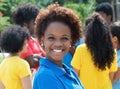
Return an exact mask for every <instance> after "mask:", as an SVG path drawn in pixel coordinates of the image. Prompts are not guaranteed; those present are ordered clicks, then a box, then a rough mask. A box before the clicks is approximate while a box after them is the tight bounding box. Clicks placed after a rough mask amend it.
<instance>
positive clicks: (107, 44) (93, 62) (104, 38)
mask: <svg viewBox="0 0 120 89" xmlns="http://www.w3.org/2000/svg"><path fill="white" fill-rule="evenodd" d="M85 30H86V31H85V32H86V33H85V44H82V45H80V46H78V47H77V49H76V52H75V54H74V57H73V60H72V62H71V64H72V66H73V68H74V70H75V72H76V73H77V75H78V76H79V78H80V79H81V81H82V83H83V85H84V86H85V89H112V85H111V81H113V76H114V72H115V71H116V70H117V63H116V54H115V52H114V48H113V45H112V41H111V34H110V30H109V28H108V27H107V25H106V22H105V20H104V19H103V18H102V17H101V15H100V14H98V13H94V14H93V16H92V17H91V19H90V21H89V23H88V25H87V26H86V28H85ZM109 75H110V76H109Z"/></svg>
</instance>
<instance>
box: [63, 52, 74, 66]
mask: <svg viewBox="0 0 120 89" xmlns="http://www.w3.org/2000/svg"><path fill="white" fill-rule="evenodd" d="M71 61H72V54H71V53H70V52H67V53H66V55H65V56H64V57H63V63H64V64H66V65H67V66H69V67H70V68H72V66H71Z"/></svg>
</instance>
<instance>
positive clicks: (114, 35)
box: [110, 21, 120, 89]
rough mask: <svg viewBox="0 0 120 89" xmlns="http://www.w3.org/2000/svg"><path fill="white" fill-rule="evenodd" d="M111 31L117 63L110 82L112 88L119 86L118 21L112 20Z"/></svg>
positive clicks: (119, 43)
mask: <svg viewBox="0 0 120 89" xmlns="http://www.w3.org/2000/svg"><path fill="white" fill-rule="evenodd" d="M110 28H111V33H112V42H113V46H114V48H115V49H116V50H117V64H118V70H117V72H116V73H115V78H116V79H115V80H114V82H113V83H112V88H113V89H119V88H120V21H117V22H114V23H113V24H112V25H111V26H110Z"/></svg>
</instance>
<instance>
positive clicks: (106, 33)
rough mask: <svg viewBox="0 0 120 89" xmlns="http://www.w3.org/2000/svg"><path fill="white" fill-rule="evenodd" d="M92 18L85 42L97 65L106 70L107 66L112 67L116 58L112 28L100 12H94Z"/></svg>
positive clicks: (87, 27) (87, 28)
mask: <svg viewBox="0 0 120 89" xmlns="http://www.w3.org/2000/svg"><path fill="white" fill-rule="evenodd" d="M91 18H92V19H91V21H90V22H89V24H88V25H87V26H86V39H85V43H86V45H87V47H88V49H89V50H90V52H91V55H92V57H93V61H94V64H95V66H97V67H98V68H99V69H101V70H105V69H106V66H107V67H108V68H110V66H111V64H112V62H113V59H114V48H113V44H112V41H111V33H110V29H109V28H108V27H107V25H106V23H105V20H104V19H103V18H102V17H101V16H100V15H99V14H98V13H94V14H93V16H92V17H91Z"/></svg>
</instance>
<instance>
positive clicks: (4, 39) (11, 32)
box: [0, 25, 30, 53]
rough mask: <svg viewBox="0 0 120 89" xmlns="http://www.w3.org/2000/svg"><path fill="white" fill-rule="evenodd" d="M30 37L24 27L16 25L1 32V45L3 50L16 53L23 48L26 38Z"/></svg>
mask: <svg viewBox="0 0 120 89" xmlns="http://www.w3.org/2000/svg"><path fill="white" fill-rule="evenodd" d="M29 37H30V34H29V32H27V30H26V29H25V28H23V27H20V26H17V25H14V26H11V27H8V28H7V29H6V30H4V31H2V32H1V37H0V47H1V49H2V50H3V51H5V52H9V53H16V52H19V51H20V50H22V47H23V45H24V42H25V40H27V39H28V38H29Z"/></svg>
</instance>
